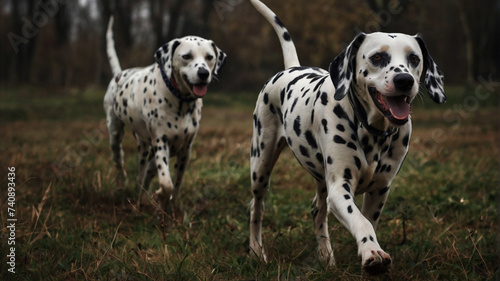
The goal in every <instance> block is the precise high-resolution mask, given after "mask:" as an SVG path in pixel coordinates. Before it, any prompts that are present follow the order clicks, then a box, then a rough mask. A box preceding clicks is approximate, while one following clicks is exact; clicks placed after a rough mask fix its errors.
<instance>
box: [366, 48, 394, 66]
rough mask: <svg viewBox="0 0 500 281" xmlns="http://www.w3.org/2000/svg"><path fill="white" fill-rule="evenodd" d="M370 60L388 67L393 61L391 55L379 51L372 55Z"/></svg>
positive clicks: (377, 64) (375, 64) (376, 64)
mask: <svg viewBox="0 0 500 281" xmlns="http://www.w3.org/2000/svg"><path fill="white" fill-rule="evenodd" d="M370 61H371V62H372V64H373V65H374V66H377V67H386V66H387V65H388V64H389V63H390V62H391V56H389V54H387V53H385V52H378V53H375V54H373V55H372V56H370Z"/></svg>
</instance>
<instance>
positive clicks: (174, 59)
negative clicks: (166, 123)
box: [155, 36, 226, 98]
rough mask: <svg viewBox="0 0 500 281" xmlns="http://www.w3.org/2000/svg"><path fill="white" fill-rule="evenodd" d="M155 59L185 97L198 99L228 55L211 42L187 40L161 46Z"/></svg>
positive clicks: (194, 38) (193, 37)
mask: <svg viewBox="0 0 500 281" xmlns="http://www.w3.org/2000/svg"><path fill="white" fill-rule="evenodd" d="M155 59H156V61H157V63H158V64H159V65H160V67H163V69H164V72H165V74H166V76H167V79H169V80H171V81H173V82H174V84H175V85H176V87H177V88H178V89H179V91H180V92H181V93H182V94H183V95H186V96H187V97H189V96H194V97H198V98H199V97H203V96H204V95H205V94H206V92H207V86H208V84H209V83H210V82H211V81H212V79H213V77H214V75H217V73H218V71H219V70H220V68H221V67H222V66H223V65H224V62H225V60H226V54H225V53H224V52H222V51H221V50H220V49H219V48H218V47H217V46H216V45H215V43H214V42H213V41H211V40H206V39H203V38H201V37H196V36H188V37H183V38H180V39H174V40H172V41H170V42H168V43H166V44H164V45H163V46H161V47H160V48H159V49H158V50H157V51H156V53H155Z"/></svg>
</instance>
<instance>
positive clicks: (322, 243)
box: [311, 181, 335, 266]
mask: <svg viewBox="0 0 500 281" xmlns="http://www.w3.org/2000/svg"><path fill="white" fill-rule="evenodd" d="M327 195H328V192H327V189H326V184H325V182H324V181H321V182H319V181H316V196H315V197H314V199H313V201H312V204H311V214H312V216H313V220H314V232H315V233H316V240H317V241H318V255H319V259H320V260H321V261H322V262H323V263H324V264H325V265H328V266H334V265H335V259H334V256H333V250H332V244H331V242H330V234H329V233H328V212H327V204H326V197H327Z"/></svg>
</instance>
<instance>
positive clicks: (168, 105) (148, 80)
mask: <svg viewBox="0 0 500 281" xmlns="http://www.w3.org/2000/svg"><path fill="white" fill-rule="evenodd" d="M112 26H113V18H111V19H110V21H109V24H108V30H107V34H106V39H107V54H108V58H109V62H110V65H111V69H112V72H113V76H114V77H113V79H112V80H111V82H110V83H109V86H108V89H107V92H106V95H105V97H104V110H105V112H106V119H107V126H108V130H109V138H110V144H111V149H112V151H113V160H114V162H115V164H116V167H117V168H118V170H119V176H120V177H119V179H121V181H123V178H126V172H125V169H124V167H123V150H122V145H121V142H122V139H123V135H124V126H125V125H127V126H129V127H130V128H132V131H133V134H134V136H135V138H136V140H137V149H138V152H139V161H138V162H139V172H138V175H137V189H138V190H140V191H142V190H143V189H146V190H147V189H148V187H149V184H150V182H151V180H152V178H153V177H154V176H155V175H156V174H158V178H159V183H160V187H159V189H158V190H156V192H155V193H154V197H155V198H157V199H158V200H157V201H158V203H159V204H158V207H159V209H165V208H166V205H169V203H170V202H171V201H174V200H175V197H176V196H177V193H178V190H179V187H180V185H181V182H182V178H183V176H184V172H185V170H186V166H187V165H188V161H189V157H190V151H191V145H192V143H193V139H194V138H195V136H196V133H197V132H198V127H199V123H200V118H201V108H202V99H201V98H202V97H203V96H205V94H206V93H207V86H208V84H209V83H210V82H211V81H212V79H213V77H214V76H215V75H217V72H218V71H219V70H220V68H221V67H222V65H223V64H224V61H225V58H226V55H225V54H224V53H223V52H222V51H221V50H220V49H219V48H218V47H217V46H216V45H215V44H214V42H212V41H211V40H206V39H203V38H200V37H195V36H188V37H183V38H180V39H174V40H172V41H170V42H168V43H166V44H165V45H163V46H161V47H160V48H159V49H158V50H157V51H156V53H155V55H154V57H155V59H156V63H154V64H153V65H150V66H147V67H144V68H131V69H127V70H122V69H121V67H120V63H119V61H118V57H117V55H116V50H115V47H114V40H113V32H112ZM174 156H177V163H176V165H174V170H175V173H176V174H175V182H173V181H172V177H171V175H170V158H171V157H174ZM139 197H140V196H139Z"/></svg>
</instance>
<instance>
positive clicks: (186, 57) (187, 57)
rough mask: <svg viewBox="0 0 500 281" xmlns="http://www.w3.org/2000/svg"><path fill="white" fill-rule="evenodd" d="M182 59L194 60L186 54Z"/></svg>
mask: <svg viewBox="0 0 500 281" xmlns="http://www.w3.org/2000/svg"><path fill="white" fill-rule="evenodd" d="M182 58H183V59H185V60H190V59H192V58H193V56H191V54H185V55H182Z"/></svg>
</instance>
